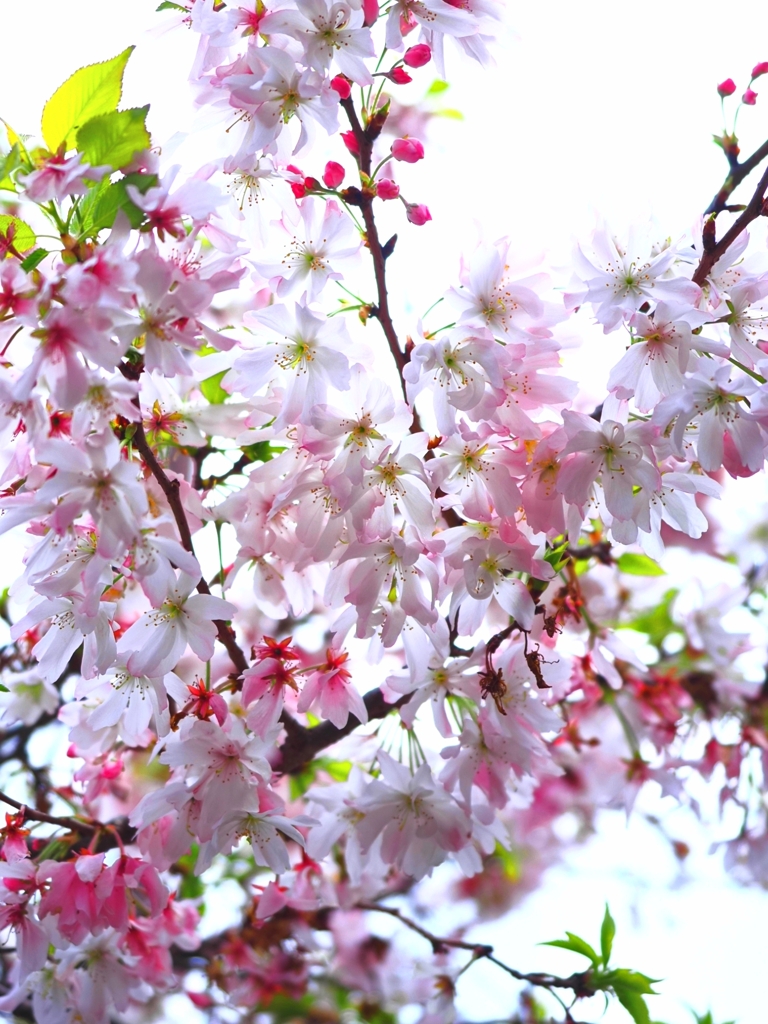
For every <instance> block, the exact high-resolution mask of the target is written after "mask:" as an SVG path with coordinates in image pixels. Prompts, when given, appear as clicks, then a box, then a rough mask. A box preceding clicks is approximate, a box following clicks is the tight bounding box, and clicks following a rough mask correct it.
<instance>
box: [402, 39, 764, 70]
mask: <svg viewBox="0 0 768 1024" xmlns="http://www.w3.org/2000/svg"><path fill="white" fill-rule="evenodd" d="M431 60H432V50H431V49H430V48H429V47H428V46H427V44H426V43H417V44H416V45H415V46H409V47H408V49H407V50H406V51H405V54H404V56H403V64H407V65H408V67H409V68H423V67H424V65H425V64H429V62H430V61H431ZM760 66H761V65H758V67H760Z"/></svg>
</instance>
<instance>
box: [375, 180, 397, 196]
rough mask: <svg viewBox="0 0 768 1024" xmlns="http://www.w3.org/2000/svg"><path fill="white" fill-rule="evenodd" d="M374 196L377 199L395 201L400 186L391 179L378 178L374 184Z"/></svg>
mask: <svg viewBox="0 0 768 1024" xmlns="http://www.w3.org/2000/svg"><path fill="white" fill-rule="evenodd" d="M376 195H377V196H378V197H379V199H397V197H398V196H399V195H400V186H399V185H396V184H395V183H394V181H392V179H391V178H380V179H379V181H377V182H376Z"/></svg>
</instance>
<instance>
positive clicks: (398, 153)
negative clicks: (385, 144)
mask: <svg viewBox="0 0 768 1024" xmlns="http://www.w3.org/2000/svg"><path fill="white" fill-rule="evenodd" d="M392 156H393V157H394V158H395V160H402V161H403V162H404V163H406V164H415V163H418V161H419V160H423V159H424V147H423V146H422V144H421V143H420V142H419V140H418V139H409V138H408V137H407V136H406V138H404V139H395V141H394V142H393V143H392Z"/></svg>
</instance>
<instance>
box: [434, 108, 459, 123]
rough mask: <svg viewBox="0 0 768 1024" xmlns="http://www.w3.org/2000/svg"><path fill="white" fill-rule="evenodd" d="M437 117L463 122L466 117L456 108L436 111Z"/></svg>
mask: <svg viewBox="0 0 768 1024" xmlns="http://www.w3.org/2000/svg"><path fill="white" fill-rule="evenodd" d="M434 113H435V117H447V118H448V120H449V121H463V120H464V115H463V114H462V112H461V111H460V110H456V109H455V107H443V108H442V110H436V111H435V112H434Z"/></svg>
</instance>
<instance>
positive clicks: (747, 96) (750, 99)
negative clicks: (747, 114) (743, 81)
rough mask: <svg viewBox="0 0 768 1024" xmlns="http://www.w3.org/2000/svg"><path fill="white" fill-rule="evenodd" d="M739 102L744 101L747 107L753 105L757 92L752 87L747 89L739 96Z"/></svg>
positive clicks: (755, 101)
mask: <svg viewBox="0 0 768 1024" xmlns="http://www.w3.org/2000/svg"><path fill="white" fill-rule="evenodd" d="M741 102H742V103H745V104H746V105H747V106H748V107H754V105H755V104H756V103H757V93H756V92H755V90H754V89H747V91H746V92H745V93H744V95H743V96H742V97H741Z"/></svg>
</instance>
